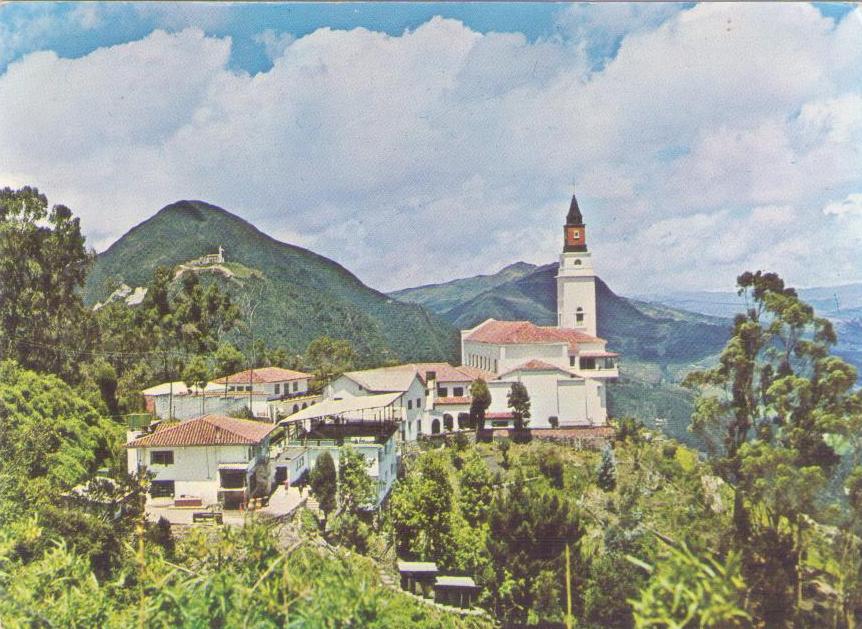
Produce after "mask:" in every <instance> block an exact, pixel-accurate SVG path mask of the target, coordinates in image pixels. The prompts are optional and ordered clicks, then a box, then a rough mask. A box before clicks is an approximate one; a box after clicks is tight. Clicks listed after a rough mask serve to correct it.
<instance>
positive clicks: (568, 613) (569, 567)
mask: <svg viewBox="0 0 862 629" xmlns="http://www.w3.org/2000/svg"><path fill="white" fill-rule="evenodd" d="M566 629H572V558H571V554H570V551H569V545H568V544H566Z"/></svg>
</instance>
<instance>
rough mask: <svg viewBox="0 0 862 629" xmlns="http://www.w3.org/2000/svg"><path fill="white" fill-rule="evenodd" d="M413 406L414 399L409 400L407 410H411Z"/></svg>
mask: <svg viewBox="0 0 862 629" xmlns="http://www.w3.org/2000/svg"><path fill="white" fill-rule="evenodd" d="M412 408H413V400H407V410H408V411H409V410H410V409H412Z"/></svg>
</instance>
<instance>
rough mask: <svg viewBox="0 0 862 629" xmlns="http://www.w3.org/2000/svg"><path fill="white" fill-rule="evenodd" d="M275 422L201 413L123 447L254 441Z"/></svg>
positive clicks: (219, 444) (243, 443)
mask: <svg viewBox="0 0 862 629" xmlns="http://www.w3.org/2000/svg"><path fill="white" fill-rule="evenodd" d="M275 427H276V426H275V424H270V423H269V422H258V421H252V420H249V419H237V418H235V417H225V416H224V415H205V416H203V417H198V418H197V419H190V420H188V421H184V422H181V423H179V424H174V425H170V426H165V427H163V428H157V429H156V431H155V432H152V433H150V434H148V435H144V436H143V437H139V438H137V439H134V440H132V441H130V442H129V443H127V444H126V447H127V448H153V447H157V448H159V447H185V446H235V445H249V446H253V445H258V444H259V443H261V442H262V441H263V440H264V438H265V437H266V436H267V435H269V433H271V432H272V431H273V430H274V429H275Z"/></svg>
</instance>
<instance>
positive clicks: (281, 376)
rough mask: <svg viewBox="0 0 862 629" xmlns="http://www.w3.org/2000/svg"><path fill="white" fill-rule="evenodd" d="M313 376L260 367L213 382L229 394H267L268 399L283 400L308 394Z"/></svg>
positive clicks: (287, 370) (276, 368) (279, 368)
mask: <svg viewBox="0 0 862 629" xmlns="http://www.w3.org/2000/svg"><path fill="white" fill-rule="evenodd" d="M309 380H311V374H307V373H303V372H302V371H294V370H293V369H282V368H281V367H259V368H258V369H246V370H245V371H240V372H239V373H235V374H231V375H229V376H226V377H224V378H217V379H216V380H214V381H213V382H214V383H215V384H217V385H220V386H221V387H222V388H225V386H226V388H227V390H228V393H233V392H249V391H251V392H253V393H262V394H265V395H266V396H267V397H268V398H272V399H276V398H277V399H283V398H290V397H299V396H302V395H307V394H308V382H309Z"/></svg>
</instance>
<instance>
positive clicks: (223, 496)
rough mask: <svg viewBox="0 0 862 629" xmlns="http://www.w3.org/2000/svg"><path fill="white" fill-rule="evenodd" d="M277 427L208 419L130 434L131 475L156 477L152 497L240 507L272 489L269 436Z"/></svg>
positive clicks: (251, 422) (202, 418) (197, 503)
mask: <svg viewBox="0 0 862 629" xmlns="http://www.w3.org/2000/svg"><path fill="white" fill-rule="evenodd" d="M275 428H276V426H275V425H273V424H270V423H264V422H257V421H251V420H246V419H236V418H234V417H224V416H221V415H206V416H204V417H199V418H197V419H191V420H188V421H184V422H181V423H179V424H173V425H162V426H157V427H156V429H155V430H154V431H153V432H150V433H140V432H137V433H132V434H131V435H130V437H131V439H130V441H129V442H128V443H127V444H126V449H127V453H128V467H129V471H130V472H136V471H144V470H146V471H148V472H150V473H152V474H154V475H155V476H154V478H153V480H152V482H151V485H150V499H162V500H163V501H164V502H171V501H173V502H174V503H183V504H187V505H190V506H191V505H210V504H217V503H218V504H222V505H223V506H225V507H226V508H237V507H239V506H240V505H242V504H244V503H246V502H247V501H248V499H249V498H251V497H253V496H255V495H257V494H260V493H266V492H268V491H269V489H270V487H271V484H272V478H271V477H272V474H271V471H270V469H269V461H268V459H269V438H270V433H272V431H273V430H274V429H275Z"/></svg>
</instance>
